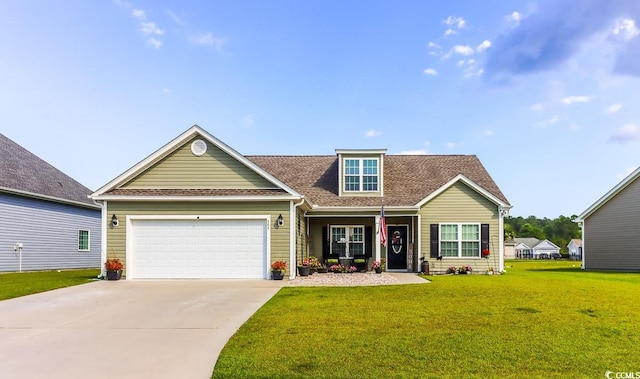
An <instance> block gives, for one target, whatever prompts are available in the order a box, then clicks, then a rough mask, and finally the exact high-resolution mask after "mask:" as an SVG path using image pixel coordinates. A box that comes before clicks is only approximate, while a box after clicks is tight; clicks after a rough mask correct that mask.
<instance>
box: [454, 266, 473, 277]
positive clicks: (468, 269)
mask: <svg viewBox="0 0 640 379" xmlns="http://www.w3.org/2000/svg"><path fill="white" fill-rule="evenodd" d="M471 271H473V269H472V268H471V266H460V267H459V268H458V274H465V275H466V274H469V275H471Z"/></svg>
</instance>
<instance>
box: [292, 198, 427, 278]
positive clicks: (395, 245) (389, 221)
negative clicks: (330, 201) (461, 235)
mask: <svg viewBox="0 0 640 379" xmlns="http://www.w3.org/2000/svg"><path fill="white" fill-rule="evenodd" d="M385 212H386V215H385V220H384V222H382V223H381V218H380V211H379V209H378V211H377V212H370V213H369V214H366V213H359V214H349V215H335V214H333V215H330V214H327V215H311V216H309V215H308V216H307V232H308V238H307V246H306V251H304V252H301V255H303V254H306V255H307V256H315V257H317V258H318V260H320V262H322V263H324V265H325V266H326V267H330V266H332V265H335V264H339V265H343V266H344V265H348V266H355V267H356V268H357V269H358V271H371V270H372V265H373V263H374V261H377V262H384V263H385V267H384V271H389V272H418V271H419V270H420V261H419V251H420V250H419V241H418V240H419V238H418V235H419V233H418V228H419V217H418V216H417V215H416V214H406V213H393V212H388V211H387V210H386V209H385ZM381 224H382V225H383V226H382V227H381ZM382 228H384V231H383V230H381V229H382ZM384 232H386V247H385V246H383V243H382V239H383V238H384V237H383V233H384ZM300 258H302V257H298V259H300Z"/></svg>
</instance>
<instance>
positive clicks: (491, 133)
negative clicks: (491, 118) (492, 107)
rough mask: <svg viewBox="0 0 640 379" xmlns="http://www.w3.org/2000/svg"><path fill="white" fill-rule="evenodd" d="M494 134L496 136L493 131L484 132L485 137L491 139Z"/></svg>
mask: <svg viewBox="0 0 640 379" xmlns="http://www.w3.org/2000/svg"><path fill="white" fill-rule="evenodd" d="M493 134H494V132H493V130H491V129H487V130H485V131H484V135H485V136H487V137H490V136H492V135H493Z"/></svg>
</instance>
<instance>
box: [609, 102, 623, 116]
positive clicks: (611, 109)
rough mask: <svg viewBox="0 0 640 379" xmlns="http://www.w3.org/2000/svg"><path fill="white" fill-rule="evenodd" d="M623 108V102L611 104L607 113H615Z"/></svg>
mask: <svg viewBox="0 0 640 379" xmlns="http://www.w3.org/2000/svg"><path fill="white" fill-rule="evenodd" d="M620 108H622V104H611V105H609V108H607V113H610V114H614V113H618V111H619V110H620Z"/></svg>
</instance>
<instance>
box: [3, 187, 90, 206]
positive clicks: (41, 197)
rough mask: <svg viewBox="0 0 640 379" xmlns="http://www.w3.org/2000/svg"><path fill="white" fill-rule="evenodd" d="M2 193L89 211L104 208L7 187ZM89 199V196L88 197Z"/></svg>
mask: <svg viewBox="0 0 640 379" xmlns="http://www.w3.org/2000/svg"><path fill="white" fill-rule="evenodd" d="M0 192H6V193H10V194H14V195H20V196H26V197H30V198H33V199H39V200H46V201H52V202H55V203H61V204H67V205H75V206H78V207H83V208H89V209H101V208H102V206H101V205H100V204H89V203H83V202H81V201H75V200H68V199H63V198H60V197H55V196H47V195H41V194H38V193H33V192H28V191H20V190H16V189H12V188H7V187H0ZM87 197H89V196H87Z"/></svg>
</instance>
